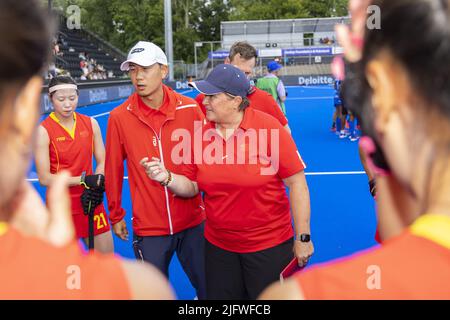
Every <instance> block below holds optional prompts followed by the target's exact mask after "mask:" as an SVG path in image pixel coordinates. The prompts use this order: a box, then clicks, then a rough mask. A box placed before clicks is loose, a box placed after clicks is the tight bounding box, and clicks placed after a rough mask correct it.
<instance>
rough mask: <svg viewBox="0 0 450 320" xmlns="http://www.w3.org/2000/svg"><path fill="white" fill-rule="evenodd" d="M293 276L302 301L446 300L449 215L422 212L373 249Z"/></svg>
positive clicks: (448, 292) (449, 287)
mask: <svg viewBox="0 0 450 320" xmlns="http://www.w3.org/2000/svg"><path fill="white" fill-rule="evenodd" d="M376 273H377V274H376ZM294 277H295V279H296V280H297V282H298V284H299V285H300V286H301V288H302V291H303V294H304V296H305V298H306V299H408V300H410V299H450V217H448V216H443V215H431V214H427V215H424V216H422V217H420V218H419V219H417V220H416V222H414V224H413V225H412V226H411V227H410V228H409V229H408V230H406V231H405V232H404V233H403V234H401V235H400V236H397V237H395V238H393V239H389V240H387V241H385V242H384V243H383V246H381V247H378V248H377V249H372V250H369V251H367V252H365V253H362V254H357V255H356V256H354V258H353V259H342V260H340V261H338V262H336V263H332V264H330V265H328V266H318V267H313V268H311V270H310V271H306V272H300V273H297V274H296V275H295V276H294ZM377 278H378V279H377ZM377 282H378V283H377Z"/></svg>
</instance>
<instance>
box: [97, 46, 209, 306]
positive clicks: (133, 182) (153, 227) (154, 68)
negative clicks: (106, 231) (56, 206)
mask: <svg viewBox="0 0 450 320" xmlns="http://www.w3.org/2000/svg"><path fill="white" fill-rule="evenodd" d="M121 70H122V71H128V72H129V75H130V78H131V81H132V83H133V85H134V88H135V90H136V92H135V93H133V94H132V95H131V96H130V97H129V98H128V99H127V100H126V101H125V102H124V103H123V104H121V105H120V106H118V107H117V108H115V109H114V110H113V111H112V112H111V114H110V118H109V121H108V130H107V137H106V164H105V177H106V179H105V180H106V183H105V184H106V185H105V186H106V196H107V199H108V208H109V212H110V220H111V224H112V226H113V231H114V233H115V234H116V235H117V236H118V237H119V238H121V239H122V240H128V229H127V226H126V223H125V219H124V218H125V210H124V209H123V208H122V205H121V200H122V183H123V177H124V160H126V164H127V170H128V182H129V185H130V192H131V199H132V208H133V209H132V211H133V212H132V216H133V219H132V220H133V223H132V224H133V249H134V253H135V255H136V258H137V259H140V260H143V261H146V262H149V263H151V264H153V265H155V266H156V267H157V268H159V269H160V270H161V271H162V272H163V273H164V274H165V275H166V276H168V267H169V264H170V261H171V259H172V256H173V254H174V253H175V252H176V253H177V256H178V258H179V260H180V263H181V265H182V267H183V269H184V270H185V272H186V273H187V276H188V277H189V279H190V281H191V283H192V285H193V286H194V287H195V289H196V290H197V297H198V298H199V299H203V298H205V280H204V279H205V278H204V274H205V271H204V236H203V227H204V219H205V213H204V206H203V203H202V199H201V197H200V195H197V196H195V197H191V198H183V197H179V196H175V195H174V193H172V190H171V187H172V183H171V182H172V181H173V178H174V177H176V176H177V174H182V175H186V174H187V170H185V166H184V165H179V164H175V163H174V161H173V159H172V150H173V148H174V147H175V146H176V145H177V144H179V141H172V140H173V139H172V133H173V132H174V131H175V130H177V129H184V130H187V131H189V133H190V134H191V137H192V136H194V122H195V121H203V119H204V116H203V113H202V112H201V110H200V108H199V107H198V105H197V103H196V102H195V101H194V100H192V99H190V98H187V97H185V96H182V95H181V94H178V93H176V92H174V91H173V90H172V89H170V88H169V87H167V86H165V85H164V84H163V79H164V78H166V76H167V74H168V67H167V58H166V55H165V54H164V52H163V51H162V50H161V49H160V48H159V47H158V46H156V45H155V44H153V43H151V42H145V41H139V42H138V43H137V44H136V45H135V46H134V47H133V48H132V49H131V50H130V52H129V54H128V59H127V60H126V61H125V62H123V63H122V65H121ZM148 160H153V161H161V162H162V163H163V164H164V166H165V168H167V172H161V173H160V174H163V175H165V177H167V178H166V179H165V180H164V181H163V182H162V183H157V182H155V181H152V180H150V179H149V178H148V177H147V175H146V172H145V168H144V167H143V165H142V164H141V163H142V162H145V161H148Z"/></svg>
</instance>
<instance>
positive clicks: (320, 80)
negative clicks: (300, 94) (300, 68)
mask: <svg viewBox="0 0 450 320" xmlns="http://www.w3.org/2000/svg"><path fill="white" fill-rule="evenodd" d="M333 82H334V80H333V77H331V76H309V77H299V78H298V84H299V85H301V86H310V85H320V84H326V85H330V84H333Z"/></svg>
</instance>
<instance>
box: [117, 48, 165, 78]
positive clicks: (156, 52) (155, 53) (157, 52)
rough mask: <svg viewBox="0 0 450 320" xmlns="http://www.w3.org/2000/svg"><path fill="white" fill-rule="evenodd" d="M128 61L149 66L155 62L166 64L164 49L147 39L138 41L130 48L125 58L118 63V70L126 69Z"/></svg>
mask: <svg viewBox="0 0 450 320" xmlns="http://www.w3.org/2000/svg"><path fill="white" fill-rule="evenodd" d="M130 62H132V63H135V64H137V65H140V66H142V67H149V66H151V65H154V64H155V63H160V64H163V65H166V66H167V57H166V55H165V53H164V51H162V50H161V48H160V47H158V46H157V45H156V44H154V43H151V42H148V41H139V42H138V43H136V45H135V46H134V47H133V48H131V50H130V52H129V53H128V58H127V60H126V61H124V62H123V63H122V64H121V65H120V70H122V71H128V69H129V64H130Z"/></svg>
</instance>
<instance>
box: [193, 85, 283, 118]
mask: <svg viewBox="0 0 450 320" xmlns="http://www.w3.org/2000/svg"><path fill="white" fill-rule="evenodd" d="M204 98H205V95H204V94H203V93H200V94H199V95H198V96H197V97H195V101H197V103H198V105H199V106H200V108H201V109H202V111H203V114H204V115H206V110H205V106H204V105H203V99H204ZM247 98H248V100H249V101H250V106H249V107H252V108H254V109H255V110H259V111H262V112H264V113H267V114H270V115H271V116H272V117H274V118H275V119H277V120H278V121H279V122H280V124H281V125H282V126H283V127H284V126H286V125H287V123H288V121H287V118H286V117H285V116H284V114H283V111H281V108H280V106H279V105H278V104H277V102H276V101H275V99H274V98H273V97H272V96H271V95H270V93H268V92H266V91H264V90H261V89H258V88H256V87H252V89H251V91H250V94H249V95H248V96H247Z"/></svg>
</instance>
